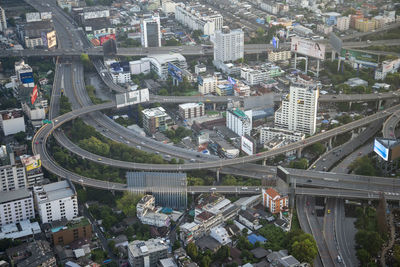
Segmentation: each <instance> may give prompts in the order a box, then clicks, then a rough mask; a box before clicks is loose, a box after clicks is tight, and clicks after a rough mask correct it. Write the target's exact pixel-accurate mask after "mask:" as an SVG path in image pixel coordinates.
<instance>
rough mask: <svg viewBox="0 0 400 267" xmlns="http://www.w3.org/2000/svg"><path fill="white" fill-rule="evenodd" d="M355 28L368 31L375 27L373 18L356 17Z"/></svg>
mask: <svg viewBox="0 0 400 267" xmlns="http://www.w3.org/2000/svg"><path fill="white" fill-rule="evenodd" d="M354 27H355V29H356V30H359V31H360V32H369V31H372V30H375V29H376V23H375V21H374V20H370V19H366V18H363V19H357V20H356V22H355V26H354Z"/></svg>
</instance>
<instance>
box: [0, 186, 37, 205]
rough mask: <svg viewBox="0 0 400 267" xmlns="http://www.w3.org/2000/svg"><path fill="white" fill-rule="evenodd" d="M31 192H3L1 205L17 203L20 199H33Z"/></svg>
mask: <svg viewBox="0 0 400 267" xmlns="http://www.w3.org/2000/svg"><path fill="white" fill-rule="evenodd" d="M31 196H32V195H31V192H30V191H29V190H28V189H25V188H24V189H18V190H13V191H6V192H1V194H0V203H7V202H10V201H16V200H19V199H24V198H28V197H31Z"/></svg>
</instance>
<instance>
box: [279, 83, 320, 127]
mask: <svg viewBox="0 0 400 267" xmlns="http://www.w3.org/2000/svg"><path fill="white" fill-rule="evenodd" d="M318 97H319V85H317V84H305V83H299V82H295V83H293V84H292V85H291V86H290V93H289V94H288V95H287V97H286V99H284V100H283V101H282V105H281V107H280V108H279V109H278V110H277V111H276V112H275V127H278V128H283V129H288V130H291V131H295V132H300V133H304V134H310V135H312V134H314V133H315V130H316V122H317V108H318Z"/></svg>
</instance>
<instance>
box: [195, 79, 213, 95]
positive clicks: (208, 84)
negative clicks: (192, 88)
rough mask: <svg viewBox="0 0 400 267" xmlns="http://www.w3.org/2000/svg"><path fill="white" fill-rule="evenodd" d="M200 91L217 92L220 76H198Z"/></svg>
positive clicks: (206, 92) (204, 92)
mask: <svg viewBox="0 0 400 267" xmlns="http://www.w3.org/2000/svg"><path fill="white" fill-rule="evenodd" d="M197 81H198V84H199V86H198V88H199V92H200V93H201V94H203V95H206V94H211V93H214V92H215V89H216V87H217V84H218V78H217V77H216V76H214V75H207V76H204V77H203V76H197Z"/></svg>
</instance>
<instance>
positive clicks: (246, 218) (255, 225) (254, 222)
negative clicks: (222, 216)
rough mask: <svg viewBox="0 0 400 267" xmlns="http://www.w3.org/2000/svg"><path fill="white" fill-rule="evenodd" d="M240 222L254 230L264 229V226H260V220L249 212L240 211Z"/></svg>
mask: <svg viewBox="0 0 400 267" xmlns="http://www.w3.org/2000/svg"><path fill="white" fill-rule="evenodd" d="M239 222H241V223H243V224H244V225H245V226H247V227H248V228H250V229H252V230H257V229H259V228H261V227H262V225H260V224H259V221H258V219H257V218H256V217H255V216H254V215H253V214H251V213H250V212H248V211H247V210H240V211H239Z"/></svg>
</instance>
